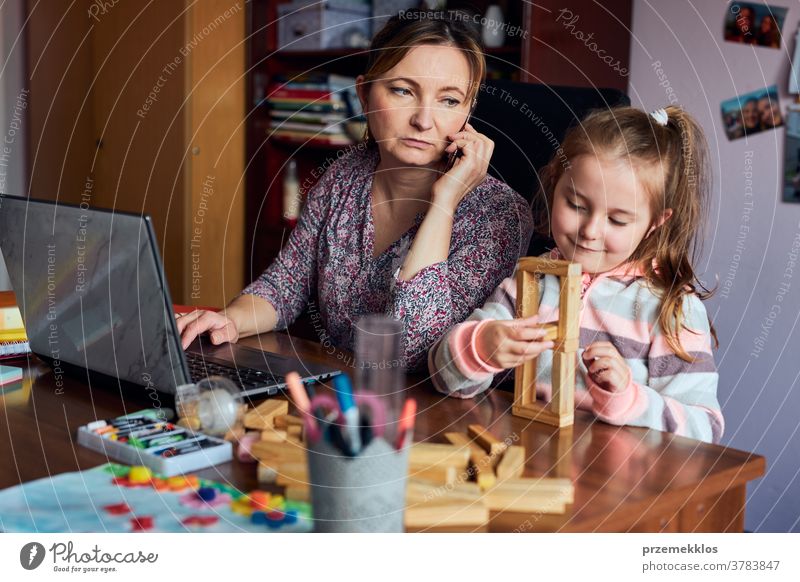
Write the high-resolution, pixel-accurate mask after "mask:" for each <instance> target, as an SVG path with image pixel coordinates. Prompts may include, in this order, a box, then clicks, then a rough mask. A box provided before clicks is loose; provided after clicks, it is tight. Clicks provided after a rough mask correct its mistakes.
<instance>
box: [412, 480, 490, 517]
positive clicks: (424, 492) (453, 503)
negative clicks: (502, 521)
mask: <svg viewBox="0 0 800 582" xmlns="http://www.w3.org/2000/svg"><path fill="white" fill-rule="evenodd" d="M488 519H489V510H488V508H487V507H486V505H485V504H484V503H483V500H482V499H481V492H480V490H479V489H478V486H477V485H475V484H472V483H459V484H456V485H454V486H452V487H442V486H436V485H435V484H433V483H431V482H430V481H422V480H418V479H409V481H408V487H407V489H406V512H405V525H406V528H407V529H419V528H427V527H458V526H467V527H479V526H482V525H484V524H485V523H486V522H487V521H488Z"/></svg>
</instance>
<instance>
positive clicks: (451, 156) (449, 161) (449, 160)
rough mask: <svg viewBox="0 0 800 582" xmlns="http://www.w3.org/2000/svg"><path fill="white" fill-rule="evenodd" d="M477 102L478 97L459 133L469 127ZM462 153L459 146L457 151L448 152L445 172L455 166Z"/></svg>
mask: <svg viewBox="0 0 800 582" xmlns="http://www.w3.org/2000/svg"><path fill="white" fill-rule="evenodd" d="M477 104H478V100H477V99H473V100H472V105H471V106H470V108H469V113H467V118H466V119H465V120H464V125H462V126H461V129H459V130H458V132H459V133H460V132H462V131H464V128H465V127H467V124H468V123H469V120H470V118H471V117H472V112H473V111H475V105H477ZM461 155H462V154H461V150H460V149H459V148H456V151H454V152H451V153H449V154H447V164H446V165H445V168H444V173H445V174H446V173H447V172H449V171H450V170H451V169H452V168H453V165H454V164H455V163H456V160H457V159H458V158H460V157H461Z"/></svg>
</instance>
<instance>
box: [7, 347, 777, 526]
mask: <svg viewBox="0 0 800 582" xmlns="http://www.w3.org/2000/svg"><path fill="white" fill-rule="evenodd" d="M243 343H246V344H249V345H253V346H259V345H260V346H261V347H262V348H263V349H267V350H271V351H276V352H282V353H292V354H298V355H300V356H301V357H302V358H308V359H309V360H314V361H318V362H326V363H328V364H332V365H335V366H339V367H346V366H347V365H348V363H349V362H350V360H349V359H348V358H347V357H346V356H343V354H341V353H339V352H335V353H333V354H328V353H327V351H330V350H325V349H323V348H322V347H321V346H319V345H317V344H313V343H311V342H307V341H305V340H298V339H296V338H292V337H289V336H288V335H285V334H281V333H270V334H265V335H262V336H259V337H255V338H247V339H246V340H243ZM14 364H15V365H22V366H26V368H27V369H26V376H25V382H24V386H23V388H22V389H21V390H15V391H13V392H8V393H6V394H4V395H0V488H4V487H8V486H11V485H16V484H18V483H21V482H24V481H29V480H31V479H38V478H41V477H45V476H47V475H51V474H57V473H62V472H65V471H76V470H79V469H88V468H91V467H94V466H97V465H99V464H101V463H104V462H106V459H105V457H104V456H102V455H100V454H98V453H95V452H92V451H90V450H88V449H86V448H84V447H81V446H78V445H77V443H76V442H75V438H76V437H75V435H76V429H77V427H78V426H80V425H83V424H86V423H87V422H90V421H92V420H95V419H102V418H110V417H113V416H117V415H119V414H124V413H128V412H133V411H135V410H140V409H142V408H144V407H147V406H149V405H150V401H148V400H146V399H145V400H139V401H132V400H131V399H129V398H126V397H122V396H121V395H120V394H119V391H118V390H117V388H116V387H114V386H97V385H93V386H91V387H90V386H89V385H88V384H87V383H86V382H85V381H81V380H80V379H75V378H67V377H64V379H63V381H64V383H63V390H59V389H57V387H56V383H55V378H54V374H53V372H52V371H51V370H50V369H49V368H48V367H47V366H45V365H44V364H42V363H41V362H39V361H38V360H37V359H36V358H31V359H30V361H29V362H28V363H27V364H26V362H25V360H22V361H20V360H17V361H16V362H14ZM409 393H410V394H412V395H413V396H414V397H415V398H417V400H418V402H419V416H418V418H417V423H416V428H415V440H417V441H430V442H445V441H444V438H443V434H444V433H445V432H448V431H463V432H466V429H467V425H469V424H473V423H480V424H483V425H485V426H486V427H488V428H489V429H490V431H491V432H492V433H494V434H495V436H497V437H499V438H501V439H503V438H506V437H509V436H510V437H511V438H518V439H519V441H520V442H519V443H518V444H523V445H524V446H525V448H526V450H527V453H528V456H529V460H528V463H527V466H526V476H542V475H545V476H554V477H569V478H571V479H572V480H573V482H574V483H575V503H574V504H573V505H571V506H568V508H567V512H566V513H565V514H564V515H549V514H539V515H527V514H518V513H516V514H512V513H493V514H492V516H491V521H490V524H489V527H488V529H489V530H490V531H580V532H592V531H636V532H643V531H666V532H675V531H713V532H718V531H737V532H739V531H742V529H743V526H744V508H745V487H746V484H747V482H748V481H750V480H752V479H756V478H758V477H760V476H762V475H763V474H764V470H765V460H764V458H763V457H761V456H759V455H754V454H751V453H746V452H743V451H738V450H734V449H729V448H725V447H721V446H716V445H708V444H703V443H700V442H697V441H693V440H690V439H686V438H681V437H676V436H673V435H670V434H667V433H662V432H658V431H651V430H644V429H637V428H619V427H615V426H611V425H607V424H604V423H602V422H599V421H595V420H594V419H593V418H592V417H591V415H589V414H586V413H583V412H580V411H578V412H577V413H576V419H575V425H574V426H573V427H572V428H571V429H567V430H561V431H559V430H557V429H555V428H552V427H549V426H546V425H543V424H537V423H533V422H531V421H528V420H526V419H523V418H517V417H514V416H512V415H511V413H510V411H511V401H512V394H511V393H509V392H505V391H502V390H497V389H496V390H493V391H490V392H489V393H488V394H487V395H485V396H484V397H481V398H477V399H474V400H458V399H455V398H445V397H442V396H441V395H439V394H437V393H436V392H435V391H434V390H433V388H432V386H431V384H430V383H429V382H428V381H427V380H426V379H425V377H424V376H420V377H417V378H415V377H410V378H409ZM198 474H199V475H201V476H203V477H206V478H209V479H215V480H218V481H227V482H230V483H232V484H234V485H236V486H238V487H240V488H242V489H243V490H249V489H254V488H256V486H257V483H256V478H255V468H254V466H253V465H245V464H240V463H238V462H236V461H234V462H232V463H226V464H224V465H220V466H218V467H215V468H210V469H206V470H204V471H201V472H199V473H198Z"/></svg>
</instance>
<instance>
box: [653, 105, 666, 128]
mask: <svg viewBox="0 0 800 582" xmlns="http://www.w3.org/2000/svg"><path fill="white" fill-rule="evenodd" d="M650 117H652V118H653V119H654V120H655V122H656V123H657V124H659V125H661V126H663V127H666V126H667V123H668V122H669V115H668V114H667V112H666V111H665V110H664V109H656V110H655V111H653V112H652V113H651V114H650Z"/></svg>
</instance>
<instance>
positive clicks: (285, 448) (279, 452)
mask: <svg viewBox="0 0 800 582" xmlns="http://www.w3.org/2000/svg"><path fill="white" fill-rule="evenodd" d="M250 452H251V453H252V455H253V456H254V457H255V458H256V459H259V460H262V461H265V462H266V463H267V464H269V462H273V463H278V464H280V463H299V462H303V463H305V462H306V449H305V447H304V446H303V445H299V444H297V443H295V442H292V441H286V442H282V443H280V442H270V441H257V442H255V443H253V446H252V447H251V449H250Z"/></svg>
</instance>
